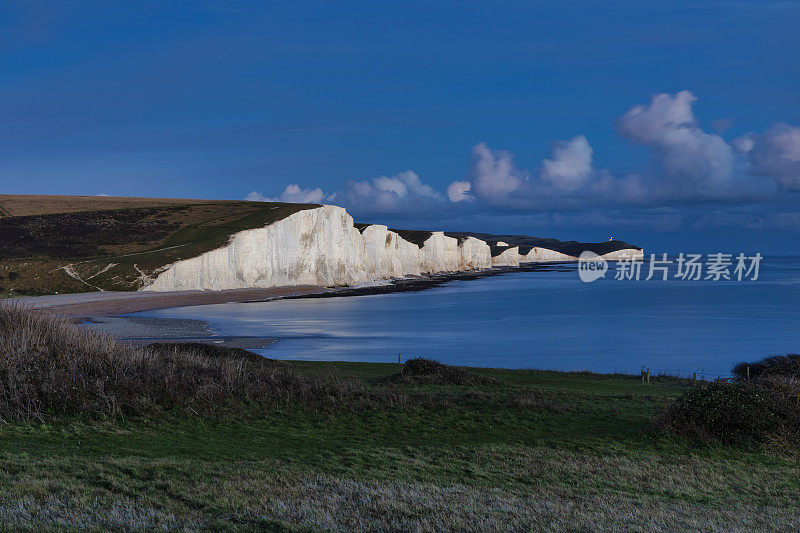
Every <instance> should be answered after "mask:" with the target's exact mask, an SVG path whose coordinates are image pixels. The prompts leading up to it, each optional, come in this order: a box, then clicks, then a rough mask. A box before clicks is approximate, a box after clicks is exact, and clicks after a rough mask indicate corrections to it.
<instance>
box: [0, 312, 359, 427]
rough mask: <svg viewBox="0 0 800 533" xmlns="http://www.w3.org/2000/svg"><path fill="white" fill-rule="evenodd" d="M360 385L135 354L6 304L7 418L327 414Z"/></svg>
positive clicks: (175, 350) (162, 353) (238, 362)
mask: <svg viewBox="0 0 800 533" xmlns="http://www.w3.org/2000/svg"><path fill="white" fill-rule="evenodd" d="M354 399H359V400H364V399H368V396H366V395H364V392H363V390H362V389H361V387H360V386H358V385H356V384H354V383H351V382H342V381H337V382H333V381H332V380H326V379H324V378H321V377H313V376H306V375H303V374H300V373H298V372H294V371H292V370H291V368H289V367H286V366H284V367H276V366H275V365H274V364H269V363H268V362H266V361H261V360H258V359H254V358H250V357H246V358H245V357H232V356H222V357H221V356H219V355H216V356H209V355H208V350H207V349H203V350H195V349H185V348H183V349H182V348H179V347H172V348H170V349H159V350H151V349H147V348H144V349H137V348H133V347H131V346H127V345H123V344H120V343H117V342H115V341H114V340H113V339H111V338H110V337H107V336H105V335H101V334H98V333H94V332H90V331H84V330H80V329H78V328H76V327H75V326H72V325H70V324H68V323H67V322H65V321H64V320H61V319H58V318H56V317H54V316H52V315H48V314H46V313H42V312H34V311H30V310H25V309H21V308H19V307H17V306H13V305H4V304H0V419H2V420H21V419H34V418H35V419H43V418H45V417H46V416H48V415H61V414H67V415H74V414H87V415H93V416H113V415H118V414H132V415H141V414H148V413H154V412H160V411H164V410H170V409H179V410H184V411H188V412H201V411H205V412H209V411H213V410H215V409H217V408H219V407H220V406H226V407H227V406H231V405H240V406H241V405H243V404H245V403H248V404H249V403H250V402H253V401H255V402H261V404H263V403H266V404H269V405H275V404H288V403H304V404H313V405H315V406H329V405H335V404H338V403H342V402H350V401H353V400H354Z"/></svg>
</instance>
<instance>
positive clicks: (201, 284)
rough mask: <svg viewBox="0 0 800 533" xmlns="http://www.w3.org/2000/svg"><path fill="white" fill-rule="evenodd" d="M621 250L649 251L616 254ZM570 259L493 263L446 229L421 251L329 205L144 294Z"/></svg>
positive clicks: (157, 282)
mask: <svg viewBox="0 0 800 533" xmlns="http://www.w3.org/2000/svg"><path fill="white" fill-rule="evenodd" d="M537 250H538V251H537ZM548 252H549V253H548ZM621 252H630V253H634V252H635V253H639V254H641V253H642V252H641V250H620V251H618V252H613V253H615V254H618V255H619V254H621ZM567 258H569V259H567ZM564 260H575V258H574V257H572V256H565V255H564V254H559V253H558V252H553V251H552V250H544V249H542V248H534V249H533V250H531V252H529V253H528V254H526V255H520V254H519V249H518V247H516V246H513V247H510V248H508V249H507V250H504V251H503V252H502V253H501V254H499V255H497V256H495V257H492V254H491V250H490V247H489V245H488V244H487V243H486V242H484V241H482V240H480V239H477V238H475V237H467V238H464V239H463V240H461V241H460V242H459V240H458V239H455V238H453V237H449V236H447V235H445V234H444V233H443V232H441V231H437V232H433V233H432V234H431V236H430V237H429V238H428V239H427V240H426V241H425V242H424V243H423V244H422V246H421V247H420V246H417V245H416V244H414V243H412V242H409V241H407V240H405V239H403V238H402V237H400V235H398V234H397V233H396V232H394V231H391V230H389V229H388V228H387V227H386V226H381V225H371V226H367V227H366V228H364V229H363V231H359V230H358V229H357V228H356V227H355V226H354V225H353V218H352V217H351V216H350V215H349V214H348V213H347V211H345V210H344V209H343V208H341V207H337V206H329V205H326V206H322V207H318V208H314V209H306V210H302V211H298V212H296V213H294V214H292V215H289V216H288V217H286V218H284V219H282V220H279V221H277V222H274V223H272V224H270V225H268V226H265V227H263V228H255V229H250V230H245V231H241V232H238V233H236V234H234V235H233V236H232V237H231V239H230V241H229V242H228V244H227V245H226V246H223V247H221V248H217V249H215V250H211V251H209V252H206V253H204V254H202V255H199V256H197V257H193V258H190V259H185V260H183V261H178V262H176V263H173V264H171V265H168V266H166V267H165V268H164V269H163V270H162V271H160V272H159V273H157V274H156V275H155V278H154V279H152V282H151V283H150V284H149V285H147V286H145V287H143V290H148V291H180V290H224V289H239V288H246V287H277V286H285V285H324V286H342V285H355V284H359V283H367V282H371V281H376V280H381V279H390V278H399V277H404V276H410V275H421V274H433V273H438V272H457V271H464V270H481V269H487V268H491V267H492V266H501V265H502V266H517V265H519V263H520V262H536V261H564Z"/></svg>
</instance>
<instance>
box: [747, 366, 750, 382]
mask: <svg viewBox="0 0 800 533" xmlns="http://www.w3.org/2000/svg"><path fill="white" fill-rule="evenodd" d="M747 381H750V367H749V366H748V367H747Z"/></svg>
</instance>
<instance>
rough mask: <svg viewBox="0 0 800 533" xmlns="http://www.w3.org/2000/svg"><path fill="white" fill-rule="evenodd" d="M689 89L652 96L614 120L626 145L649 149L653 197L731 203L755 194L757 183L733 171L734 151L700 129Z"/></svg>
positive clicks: (734, 169)
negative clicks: (654, 169)
mask: <svg viewBox="0 0 800 533" xmlns="http://www.w3.org/2000/svg"><path fill="white" fill-rule="evenodd" d="M696 100H697V98H695V96H694V95H693V94H692V93H691V92H689V91H681V92H679V93H677V94H675V95H670V94H657V95H654V96H653V97H652V100H651V101H650V104H649V105H637V106H634V107H632V108H631V109H630V110H629V111H628V112H627V113H625V114H624V115H623V116H622V117H621V118H620V119H619V122H618V130H619V132H620V134H621V135H622V136H623V137H626V138H627V139H628V140H630V141H631V142H634V143H637V144H642V145H644V146H648V147H650V148H652V150H653V158H654V160H655V162H656V164H657V167H658V171H657V175H656V176H654V178H655V179H654V180H653V183H652V186H653V188H654V193H655V197H657V198H668V199H669V198H672V199H681V198H684V199H689V198H691V199H730V198H736V197H742V196H748V195H751V194H753V193H754V192H756V189H757V188H758V184H756V183H754V182H753V180H750V179H747V177H746V176H745V175H743V174H742V173H740V172H737V168H736V164H735V157H734V150H733V147H731V145H729V144H728V143H727V142H725V140H724V139H723V138H722V137H720V136H719V135H715V134H711V133H707V132H706V131H704V130H702V129H701V128H700V127H699V126H698V124H697V119H696V118H695V116H694V112H693V110H692V104H693V103H694V102H695V101H696Z"/></svg>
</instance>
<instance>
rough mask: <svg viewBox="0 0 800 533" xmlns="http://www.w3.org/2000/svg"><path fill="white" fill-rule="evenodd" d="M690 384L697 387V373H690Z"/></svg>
mask: <svg viewBox="0 0 800 533" xmlns="http://www.w3.org/2000/svg"><path fill="white" fill-rule="evenodd" d="M692 384H693V385H697V372H693V373H692Z"/></svg>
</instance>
